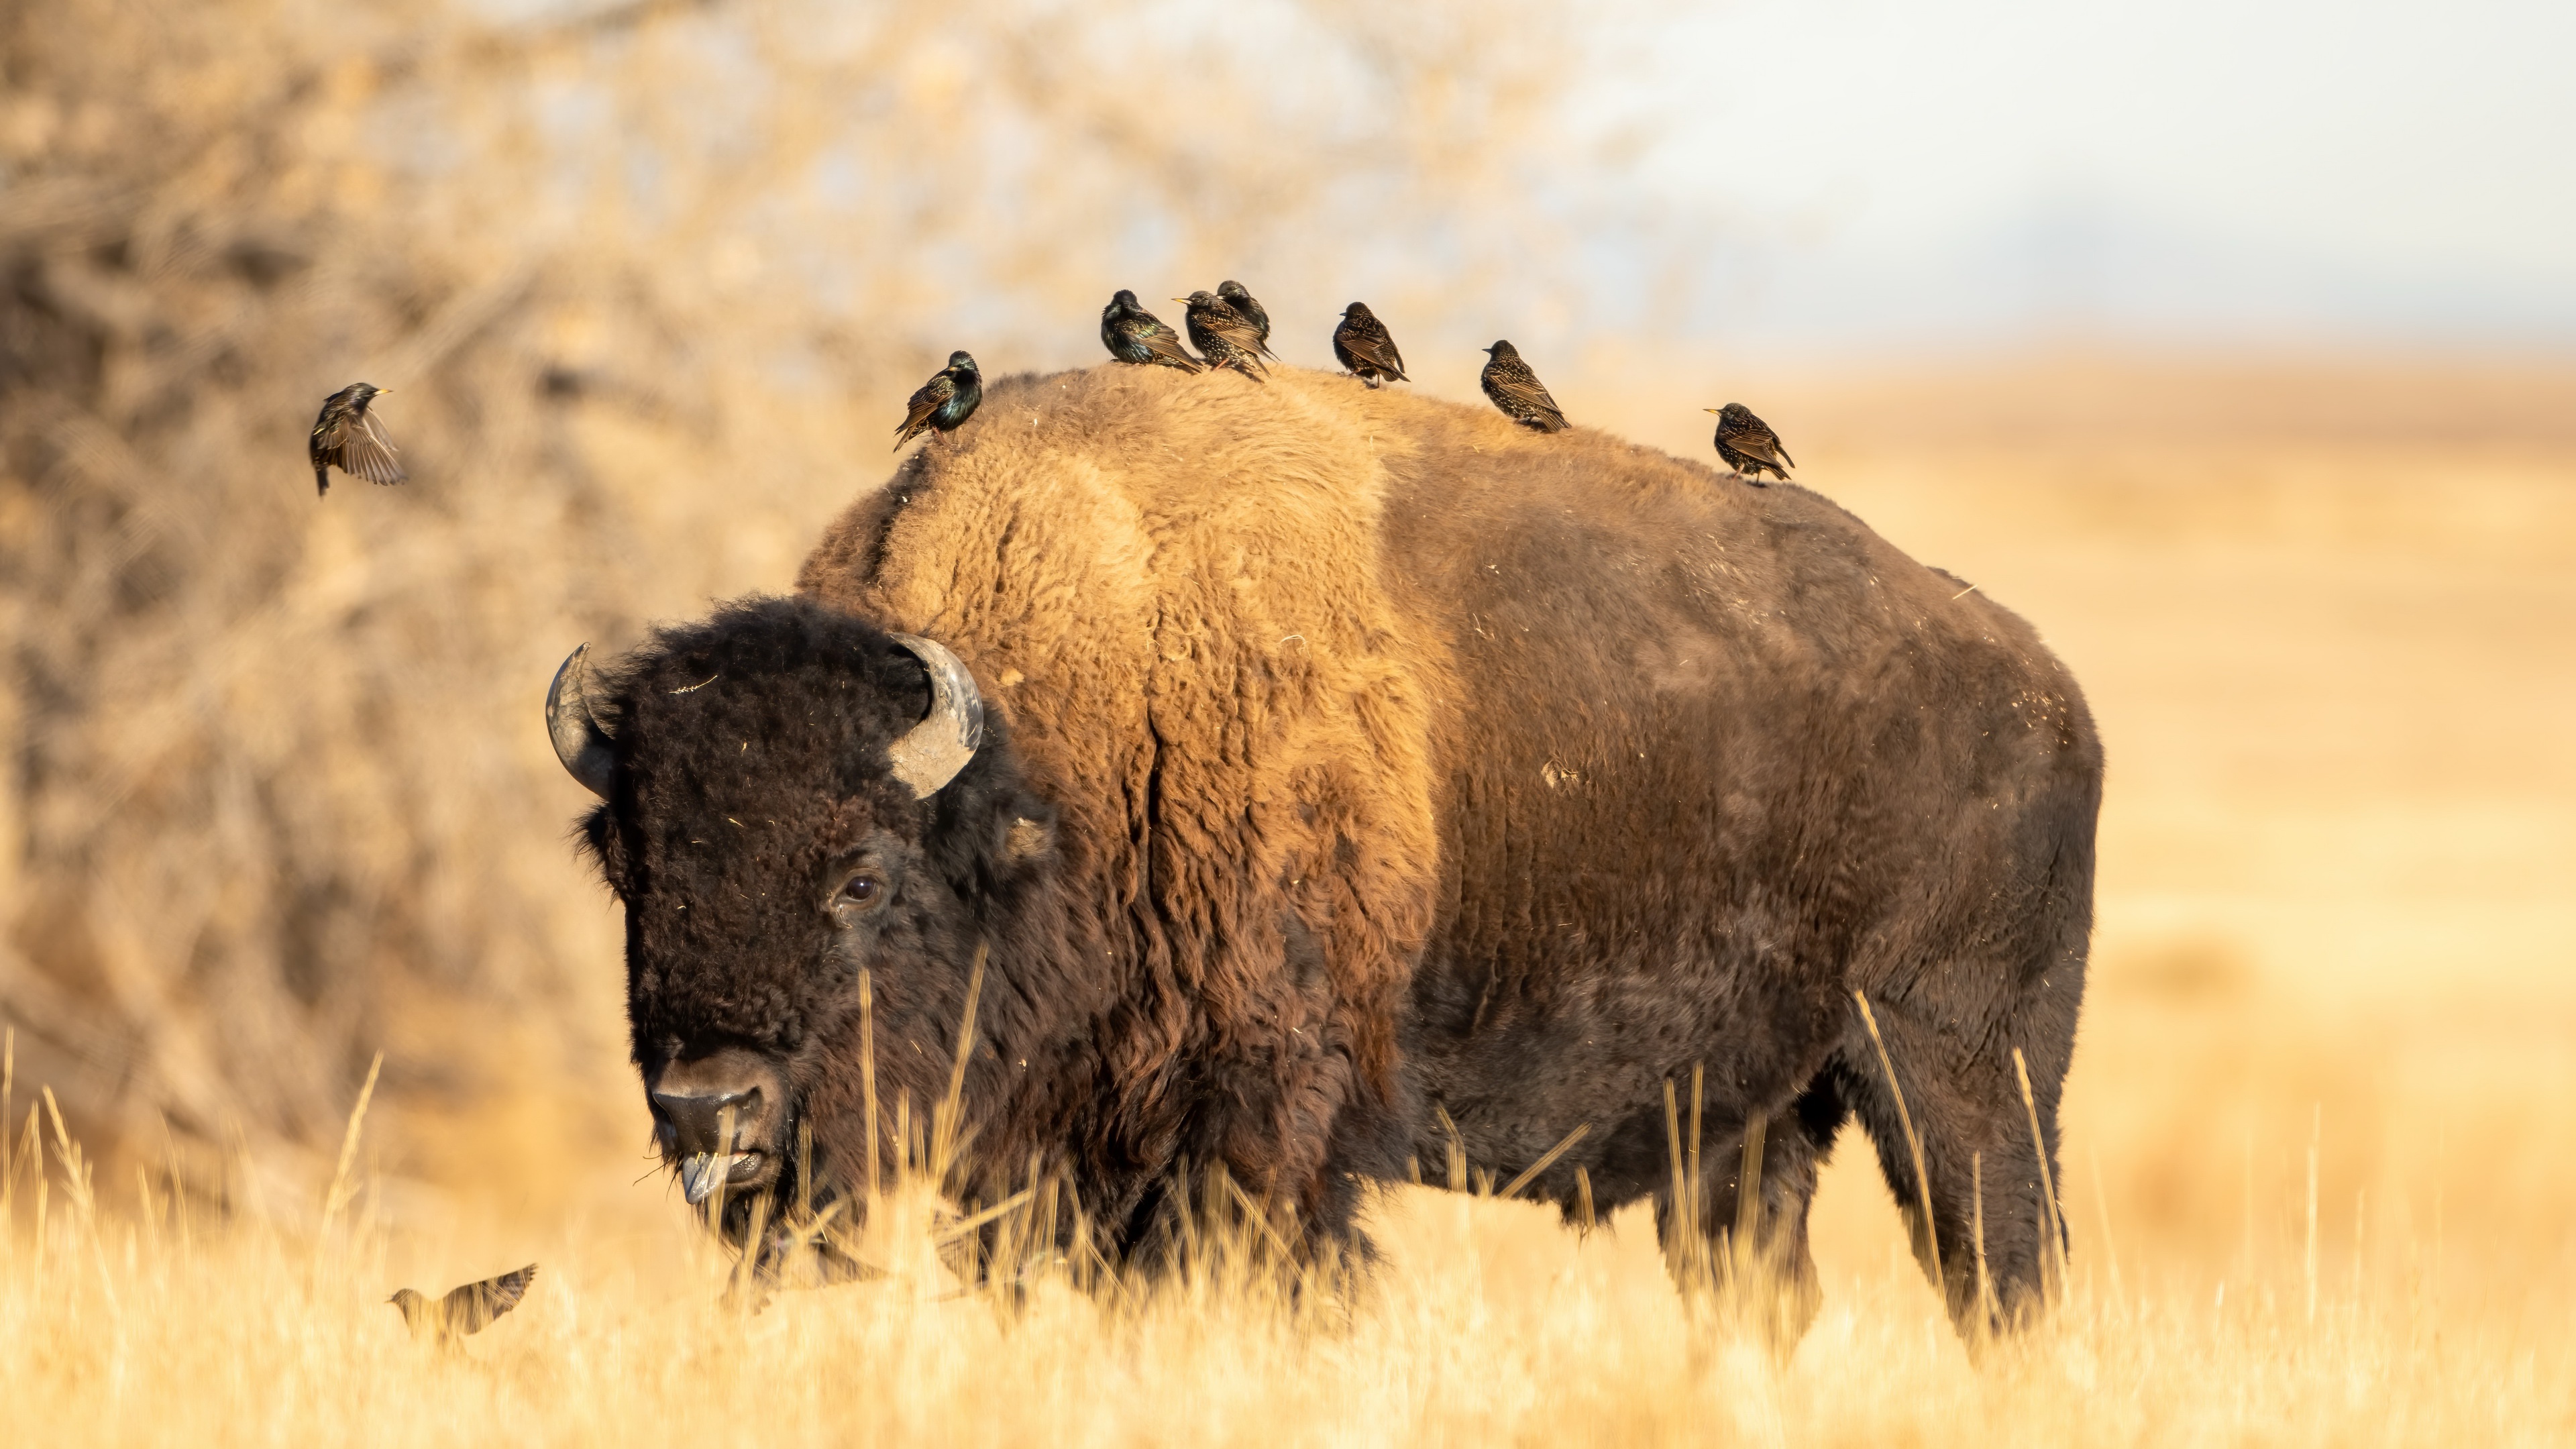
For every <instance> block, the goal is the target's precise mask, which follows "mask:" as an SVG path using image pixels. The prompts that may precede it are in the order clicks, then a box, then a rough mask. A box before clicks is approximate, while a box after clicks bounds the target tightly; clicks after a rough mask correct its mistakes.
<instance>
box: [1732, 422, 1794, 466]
mask: <svg viewBox="0 0 2576 1449" xmlns="http://www.w3.org/2000/svg"><path fill="white" fill-rule="evenodd" d="M1727 441H1728V442H1730V443H1733V444H1734V445H1735V446H1736V447H1737V448H1739V449H1741V450H1743V453H1744V456H1746V457H1748V458H1759V459H1761V460H1762V461H1763V462H1765V463H1773V464H1778V463H1787V464H1788V465H1789V466H1790V467H1792V468H1794V467H1796V466H1798V465H1797V463H1796V462H1795V461H1794V460H1792V459H1791V458H1790V457H1789V453H1788V450H1787V449H1785V448H1783V447H1781V446H1780V439H1779V438H1778V437H1777V436H1775V435H1774V434H1773V433H1772V431H1771V429H1770V427H1769V425H1767V424H1764V423H1761V422H1754V423H1751V424H1748V425H1746V426H1745V427H1743V428H1740V429H1738V430H1737V431H1736V432H1735V433H1734V434H1733V435H1732V436H1730V437H1729V438H1728V439H1727Z"/></svg>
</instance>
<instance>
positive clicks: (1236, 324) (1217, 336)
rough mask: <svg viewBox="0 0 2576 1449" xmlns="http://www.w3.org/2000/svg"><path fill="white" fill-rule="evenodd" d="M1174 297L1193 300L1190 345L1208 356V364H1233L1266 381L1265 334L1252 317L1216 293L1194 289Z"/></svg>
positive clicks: (1253, 378) (1246, 374) (1190, 303)
mask: <svg viewBox="0 0 2576 1449" xmlns="http://www.w3.org/2000/svg"><path fill="white" fill-rule="evenodd" d="M1172 300H1173V301H1175V302H1187V303H1189V305H1190V312H1189V325H1190V345H1191V346H1193V347H1195V348H1197V349H1198V350H1199V355H1200V356H1202V357H1205V358H1206V359H1207V365H1208V366H1210V367H1231V368H1233V369H1234V370H1235V371H1237V372H1239V373H1242V374H1243V375H1244V376H1246V377H1248V378H1251V379H1252V380H1253V381H1254V382H1261V381H1263V380H1264V379H1263V377H1262V370H1261V333H1260V332H1259V331H1258V330H1256V329H1255V328H1254V327H1253V325H1252V321H1251V319H1250V318H1247V317H1245V316H1244V315H1243V314H1242V313H1240V312H1237V311H1236V310H1234V309H1233V308H1232V307H1229V306H1227V305H1226V302H1225V299H1224V298H1223V297H1220V296H1218V295H1217V294H1216V293H1214V292H1192V293H1190V294H1189V295H1188V296H1186V297H1174V298H1173V299H1172Z"/></svg>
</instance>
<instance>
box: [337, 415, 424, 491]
mask: <svg viewBox="0 0 2576 1449" xmlns="http://www.w3.org/2000/svg"><path fill="white" fill-rule="evenodd" d="M340 471H342V472H344V473H347V474H348V475H349V476H351V477H353V478H364V479H366V480H367V481H368V482H370V483H400V482H402V481H403V480H404V479H406V478H409V477H410V476H411V475H410V474H409V473H406V472H404V471H403V465H402V464H401V463H400V462H399V461H398V460H396V459H395V457H394V440H393V435H392V434H390V433H388V432H386V431H385V425H384V424H382V423H380V422H377V421H376V420H375V418H374V417H373V416H372V415H371V414H367V413H360V414H358V415H357V416H356V417H354V418H351V419H350V420H349V424H348V426H347V427H346V428H345V429H344V430H343V432H342V438H341V443H340Z"/></svg>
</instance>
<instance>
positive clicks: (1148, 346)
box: [1127, 315, 1205, 372]
mask: <svg viewBox="0 0 2576 1449" xmlns="http://www.w3.org/2000/svg"><path fill="white" fill-rule="evenodd" d="M1127 335H1128V336H1130V337H1132V338H1135V339H1136V340H1137V341H1138V342H1140V343H1143V344H1144V347H1145V350H1146V351H1148V352H1150V353H1152V354H1154V355H1155V356H1156V357H1168V358H1170V359H1171V360H1172V361H1174V362H1177V363H1180V364H1182V365H1184V366H1186V367H1187V368H1189V370H1190V371H1192V372H1196V371H1198V370H1199V369H1200V368H1201V367H1202V366H1205V364H1203V363H1201V362H1200V361H1199V360H1198V359H1197V358H1195V357H1192V356H1190V350H1189V349H1188V348H1186V347H1183V346H1182V345H1181V339H1180V338H1179V337H1178V336H1176V335H1174V334H1173V332H1172V329H1171V328H1169V327H1166V326H1164V325H1163V322H1162V319H1161V318H1159V317H1154V316H1150V315H1140V316H1138V317H1137V318H1135V319H1134V321H1133V322H1132V323H1131V324H1130V325H1129V326H1128V328H1127Z"/></svg>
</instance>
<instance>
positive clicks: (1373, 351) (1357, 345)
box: [1333, 302, 1409, 387]
mask: <svg viewBox="0 0 2576 1449" xmlns="http://www.w3.org/2000/svg"><path fill="white" fill-rule="evenodd" d="M1333 355H1334V356H1335V357H1338V358H1340V359H1341V360H1342V366H1344V367H1347V368H1349V369H1350V370H1351V372H1352V373H1353V374H1354V375H1355V376H1357V377H1358V378H1359V379H1360V381H1362V382H1365V383H1367V384H1368V385H1369V386H1371V387H1376V386H1377V385H1378V384H1380V383H1383V382H1405V381H1409V379H1407V378H1406V377H1405V375H1404V354H1403V353H1401V352H1398V351H1396V350H1395V338H1394V337H1393V336H1392V335H1390V334H1389V333H1388V332H1387V330H1386V324H1385V323H1383V322H1380V321H1379V320H1377V314H1376V313H1375V312H1372V311H1370V310H1369V309H1368V303H1366V302H1353V303H1352V304H1351V305H1349V306H1347V307H1344V308H1343V309H1342V325H1341V326H1339V327H1336V328H1334V329H1333Z"/></svg>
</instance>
